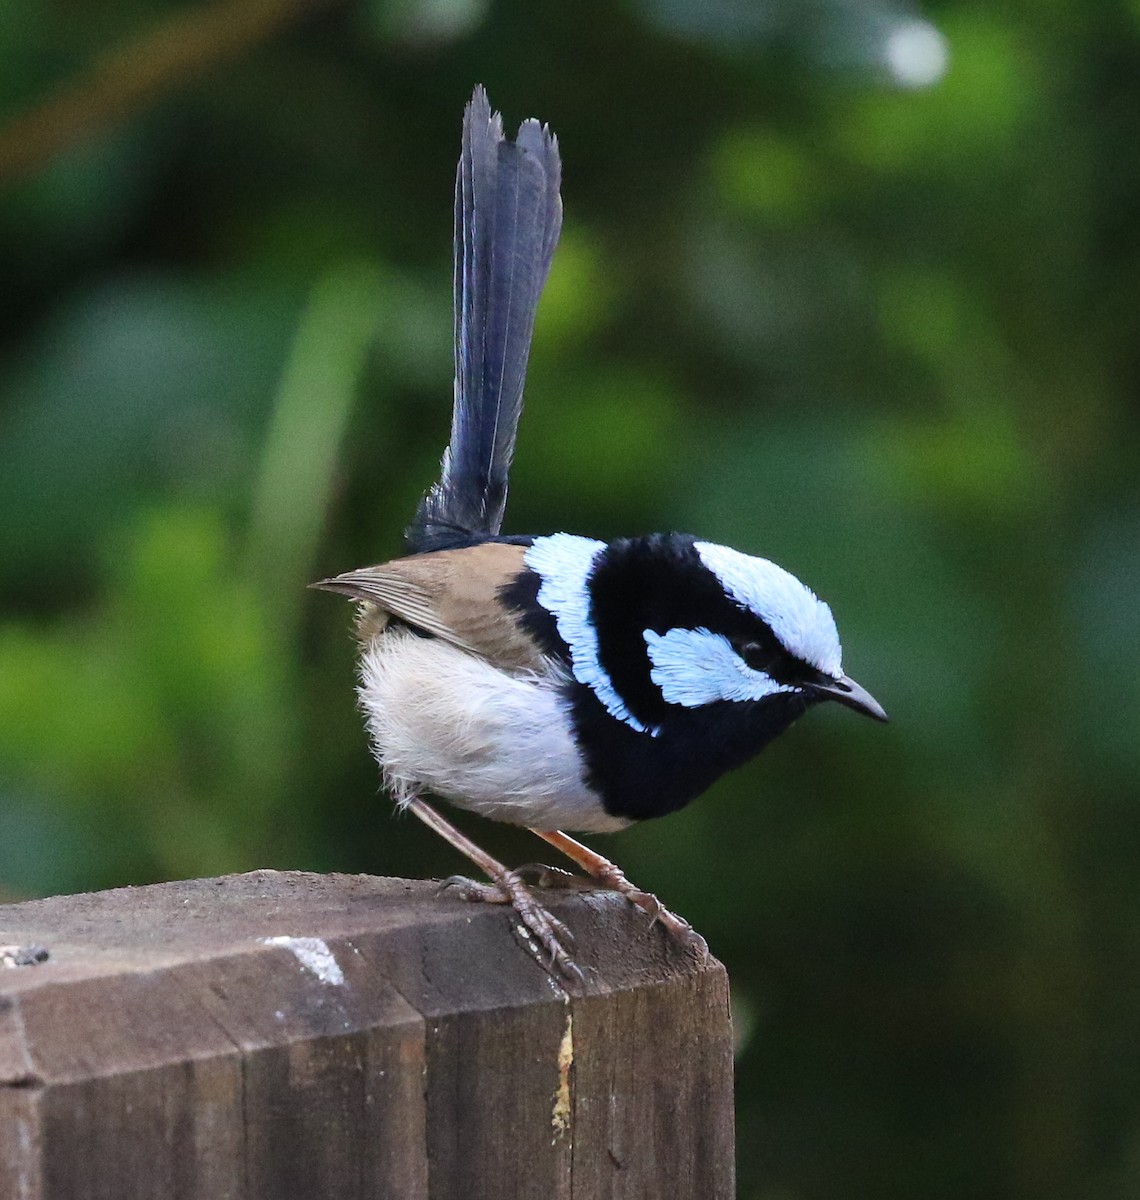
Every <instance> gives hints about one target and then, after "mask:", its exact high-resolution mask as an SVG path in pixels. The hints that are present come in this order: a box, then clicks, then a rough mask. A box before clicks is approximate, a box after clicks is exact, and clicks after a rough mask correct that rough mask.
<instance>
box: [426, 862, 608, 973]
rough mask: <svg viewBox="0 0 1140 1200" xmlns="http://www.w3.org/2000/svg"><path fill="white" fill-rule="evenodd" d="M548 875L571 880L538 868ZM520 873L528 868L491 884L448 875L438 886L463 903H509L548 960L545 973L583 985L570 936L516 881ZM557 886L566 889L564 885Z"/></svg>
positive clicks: (506, 873)
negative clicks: (554, 972) (555, 973)
mask: <svg viewBox="0 0 1140 1200" xmlns="http://www.w3.org/2000/svg"><path fill="white" fill-rule="evenodd" d="M541 870H542V871H543V872H549V873H550V874H551V875H552V876H555V875H556V876H562V877H567V878H569V879H573V878H574V877H573V876H572V875H570V874H569V872H567V871H559V870H557V868H553V867H543V868H541ZM520 871H527V872H529V868H527V867H524V868H520V870H519V871H504V872H503V874H502V875H501V876H499V877H497V878H496V879H495V881H494V882H493V883H480V882H478V881H477V880H474V879H468V878H467V877H466V876H464V875H452V876H451V877H450V878H449V879H445V880H444V881H443V884H442V886H443V887H445V888H453V889H455V891H456V893H457V894H458V895H459V896H460V897H462V898H463V899H464V900H471V901H475V902H477V903H481V904H510V905H511V906H512V907H513V908H514V910H515V912H516V913H517V914H518V917H519V920H520V921H521V922H522V925H523V929H522V930H520V932H523V933H525V935H526V936H527V939H528V940H529V939H531V938H533V939H534V941H536V942H537V943H538V945H539V946H540V947H541V948H542V950H543V951H544V952H545V954H546V955H548V956H549V961H548V962H546V963H544V965H545V966H546V967H547V969H548V970H550V969H551V968H555V967H556V968H557V969H558V971H559V973H560V974H561V975H562V976H564V977H565V978H566V979H570V980H573V981H575V982H577V983H581V982H583V980H584V978H585V976H584V975H583V974H582V970H581V968H580V967H579V966H578V964H577V963H576V962H575V961H574V959H573V958H572V957H571V951H572V950H573V947H574V935H573V934H572V933H571V932H570V930H569V929H568V928H567V927H566V925H564V924H563V922H561V921H560V920H559V919H558V918H557V917H556V916H554V914H553V913H551V912H548V911H547V910H546V909H545V908H543V907H542V905H541V904H539V902H538V901H537V900H536V899H535V898H534V896H532V895H531V893H530V891H529V890H528V889H527V886H526V884H525V883H524V882H523V880H522V878H520ZM560 886H567V885H566V884H565V883H562V884H560Z"/></svg>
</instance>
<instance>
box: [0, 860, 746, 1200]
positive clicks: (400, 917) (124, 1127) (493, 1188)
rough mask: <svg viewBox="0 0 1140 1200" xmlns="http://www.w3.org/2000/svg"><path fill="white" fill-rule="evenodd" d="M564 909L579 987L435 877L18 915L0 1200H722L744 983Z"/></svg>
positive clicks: (601, 913)
mask: <svg viewBox="0 0 1140 1200" xmlns="http://www.w3.org/2000/svg"><path fill="white" fill-rule="evenodd" d="M550 907H551V908H552V910H553V911H555V912H557V914H558V915H559V916H560V917H561V918H562V919H563V920H564V921H565V922H566V923H567V924H568V925H569V926H570V928H571V929H572V931H573V933H574V935H575V937H576V939H577V956H578V959H579V962H580V963H581V964H582V966H583V967H584V968H586V975H587V982H586V983H585V985H584V986H580V987H576V988H574V989H570V993H572V994H569V993H568V992H567V991H564V990H563V989H562V988H560V987H559V986H558V985H557V984H555V983H554V982H553V981H552V980H551V979H550V978H549V976H547V974H546V973H545V972H544V971H543V970H542V969H541V967H539V966H538V965H537V964H536V963H535V962H534V960H533V959H532V958H531V957H530V955H529V954H528V953H527V952H526V950H525V949H524V948H523V947H522V946H521V945H520V943H519V942H518V941H517V940H516V937H517V935H516V934H515V933H514V932H513V928H512V926H513V924H514V922H513V921H512V919H511V912H510V910H509V909H506V908H503V907H500V906H487V905H479V904H470V903H468V902H465V901H463V900H460V899H458V898H456V897H451V896H448V895H446V894H442V895H441V894H439V892H438V888H437V885H434V884H432V883H430V882H409V881H406V880H399V879H377V878H373V877H370V876H325V875H309V874H301V873H292V872H289V873H279V872H275V871H255V872H253V873H251V874H248V875H235V876H228V877H225V878H222V879H206V880H196V881H192V882H189V883H172V884H161V885H158V886H155V887H143V888H122V889H118V890H116V891H110V892H100V893H95V894H92V895H82V896H64V897H59V898H55V899H51V900H38V901H32V902H30V903H26V904H16V905H10V906H7V907H3V908H0V942H2V943H7V944H8V947H7V950H6V952H5V950H0V964H4V965H3V966H0V1197H2V1198H3V1200H7V1198H8V1197H13V1198H19V1200H135V1198H138V1200H156V1198H159V1197H161V1198H163V1200H166V1198H174V1200H286V1198H297V1200H331V1198H337V1200H339V1198H345V1200H366V1198H367V1200H371V1198H373V1197H391V1198H392V1200H424V1198H428V1197H430V1200H482V1198H484V1197H485V1198H487V1200H511V1198H516V1197H517V1198H521V1200H528V1198H530V1197H535V1198H539V1197H541V1198H542V1200H547V1198H550V1200H570V1198H575V1197H577V1198H581V1200H586V1198H589V1200H606V1198H609V1197H613V1198H615V1200H616V1198H618V1197H622V1198H627V1197H628V1198H630V1200H634V1198H636V1200H650V1198H652V1200H674V1198H676V1200H690V1198H691V1200H729V1198H730V1197H732V1196H733V1194H734V1178H733V1121H732V1044H731V1029H730V1019H729V1010H728V990H727V981H726V977H725V973H724V969H723V968H722V967H721V966H720V964H719V963H716V962H715V961H710V962H709V963H707V964H705V965H703V966H698V965H696V964H694V963H693V962H691V961H690V960H688V959H687V958H686V956H685V955H684V954H683V953H682V952H680V951H679V950H677V949H676V948H675V947H674V946H673V945H672V944H671V943H670V942H669V941H667V939H666V938H665V937H664V935H663V934H662V932H661V931H660V930H659V929H652V928H649V927H648V926H647V922H646V920H645V918H644V916H642V915H641V914H640V913H638V912H636V911H635V910H634V909H632V908H631V907H630V906H629V905H628V904H627V903H626V902H625V901H623V900H622V899H621V898H619V897H618V896H616V895H613V894H610V893H603V892H591V893H581V894H566V895H564V896H557V897H555V898H554V899H553V900H552V901H551V904H550ZM41 946H42V947H44V948H46V950H47V951H48V955H49V956H48V957H47V959H46V960H45V961H42V962H38V963H37V962H34V961H32V960H34V959H36V958H37V957H39V955H38V954H37V952H36V951H35V950H34V949H33V948H34V947H41ZM19 962H27V963H28V965H22V966H21V965H9V964H15V963H19Z"/></svg>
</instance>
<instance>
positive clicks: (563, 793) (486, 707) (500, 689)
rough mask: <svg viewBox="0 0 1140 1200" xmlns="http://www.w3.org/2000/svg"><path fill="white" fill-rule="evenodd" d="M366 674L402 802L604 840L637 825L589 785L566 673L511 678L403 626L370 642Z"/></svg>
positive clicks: (367, 701) (375, 732) (388, 779)
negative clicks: (436, 800)
mask: <svg viewBox="0 0 1140 1200" xmlns="http://www.w3.org/2000/svg"><path fill="white" fill-rule="evenodd" d="M360 675H361V683H360V688H359V695H360V703H361V707H362V708H363V709H364V711H365V714H366V716H367V722H368V732H369V733H370V734H371V737H372V745H373V751H374V753H375V755H376V760H377V761H378V762H379V764H380V766H381V768H382V770H383V772H384V782H385V783H386V784H387V786H388V788H389V789H390V790H391V792H392V794H393V796H394V797H395V799H396V801H397V803H399V802H400V801H401V800H406V799H407V798H408V797H409V796H411V795H414V794H418V793H419V792H421V791H429V792H432V793H434V794H435V795H437V796H441V797H442V798H443V799H445V800H449V801H450V802H451V803H452V804H455V805H457V806H458V807H460V808H465V809H468V810H469V811H471V812H475V813H479V814H480V815H481V816H484V817H490V818H492V819H493V820H496V821H506V822H509V823H510V824H512V825H529V826H531V827H532V828H535V829H542V830H552V829H572V830H582V831H587V832H595V833H599V832H607V831H610V830H615V829H624V828H625V826H627V825H628V824H629V823H630V822H629V821H627V820H624V819H622V818H621V817H612V816H610V815H609V814H608V813H606V811H605V809H603V807H602V804H601V801H600V800H599V798H598V796H597V795H596V794H595V793H594V792H593V791H591V790H590V789H589V788H588V787H587V786H586V782H585V780H584V779H583V778H582V771H581V765H580V759H579V756H578V750H577V746H576V745H575V743H574V738H573V736H572V735H571V733H570V721H569V714H568V713H567V711H566V709H565V706H564V704H563V701H562V700H561V698H560V695H559V685H560V684H561V683H562V682H563V679H564V677H563V676H562V675H561V674H560V673H559V672H558V670H557V668H556V667H554V666H552V667H551V670H550V672H549V673H547V674H529V675H525V676H519V675H508V674H506V673H505V672H503V671H500V670H498V669H496V668H495V667H493V666H491V665H490V664H489V663H487V662H485V661H484V660H482V659H480V658H476V657H475V656H474V655H472V654H468V653H467V652H465V651H463V650H458V649H456V648H455V647H454V646H450V645H448V644H447V643H446V642H442V641H440V640H438V639H436V638H425V637H418V636H416V635H415V634H413V633H411V632H410V631H408V630H406V629H403V628H400V627H398V626H397V627H394V628H393V627H389V628H388V629H387V630H385V631H384V632H383V633H380V634H377V635H376V636H373V637H371V638H370V639H369V640H368V642H367V643H366V645H365V647H364V651H363V653H362V656H361V663H360Z"/></svg>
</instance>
